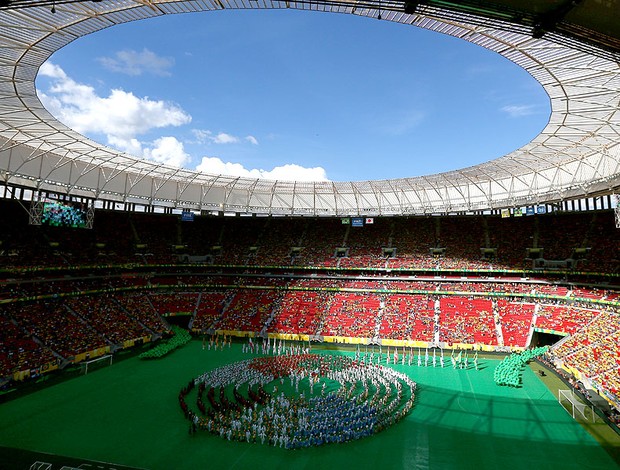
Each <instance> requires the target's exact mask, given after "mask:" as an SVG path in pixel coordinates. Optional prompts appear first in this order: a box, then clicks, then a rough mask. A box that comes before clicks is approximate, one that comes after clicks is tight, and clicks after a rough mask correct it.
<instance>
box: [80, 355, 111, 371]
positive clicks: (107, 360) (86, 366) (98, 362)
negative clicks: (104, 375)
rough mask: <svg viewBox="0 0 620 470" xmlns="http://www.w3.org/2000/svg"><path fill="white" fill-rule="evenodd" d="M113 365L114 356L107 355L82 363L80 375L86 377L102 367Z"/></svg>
mask: <svg viewBox="0 0 620 470" xmlns="http://www.w3.org/2000/svg"><path fill="white" fill-rule="evenodd" d="M111 365H112V354H106V355H105V356H101V357H97V358H95V359H90V360H88V361H84V362H81V363H80V373H82V374H84V375H86V374H88V373H89V372H92V371H94V370H97V369H101V368H102V367H106V366H111Z"/></svg>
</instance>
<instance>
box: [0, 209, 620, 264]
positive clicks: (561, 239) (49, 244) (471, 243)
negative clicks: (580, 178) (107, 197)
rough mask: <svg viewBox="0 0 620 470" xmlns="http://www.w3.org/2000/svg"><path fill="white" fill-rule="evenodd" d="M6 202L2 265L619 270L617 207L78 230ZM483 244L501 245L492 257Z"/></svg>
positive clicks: (110, 219) (127, 216)
mask: <svg viewBox="0 0 620 470" xmlns="http://www.w3.org/2000/svg"><path fill="white" fill-rule="evenodd" d="M0 208H1V209H2V211H0V213H1V214H2V215H1V216H0V222H5V223H4V224H3V230H2V233H0V241H1V242H2V243H1V244H0V266H2V265H4V266H33V265H36V266H71V265H76V264H122V263H141V264H144V263H146V264H169V263H175V262H178V261H179V257H178V255H180V254H186V255H191V256H202V257H207V258H205V259H208V262H211V263H214V264H233V265H247V266H259V265H280V266H288V265H295V266H340V267H341V268H347V267H351V268H353V267H355V268H359V267H365V268H388V269H395V268H419V269H458V270H471V269H481V270H488V269H506V268H509V269H523V268H524V267H526V268H527V267H529V268H531V267H532V260H526V250H527V249H528V248H542V249H543V250H544V251H543V255H544V257H545V258H546V259H550V260H565V259H568V258H570V257H572V256H573V250H574V249H575V248H589V250H588V251H587V253H586V256H585V258H584V259H577V260H574V261H575V263H576V264H575V265H574V266H575V267H576V268H578V269H581V270H583V269H593V270H600V271H603V272H613V271H617V270H618V268H619V259H618V258H620V256H619V254H620V253H619V252H618V246H620V243H619V242H620V236H619V235H618V234H617V233H616V232H617V231H616V230H615V228H614V216H613V212H612V211H605V212H594V213H590V212H566V213H561V214H559V213H552V214H545V215H536V216H534V217H520V218H516V217H513V218H508V219H504V218H501V217H500V216H499V215H495V216H489V215H486V216H446V217H428V216H417V217H413V216H409V217H393V218H387V217H384V218H382V217H376V218H374V223H373V224H367V225H364V226H363V227H352V226H351V225H349V224H343V223H342V222H341V219H339V218H292V217H213V216H209V217H207V216H205V217H196V218H195V220H194V221H193V222H182V221H181V217H180V215H178V214H172V215H163V214H147V213H128V212H117V211H108V210H97V211H96V216H95V222H94V228H93V229H75V228H67V227H49V226H36V227H35V226H30V225H28V213H27V212H26V211H25V210H24V208H23V207H21V206H20V205H19V204H18V203H16V202H13V201H8V200H1V201H0ZM119 233H121V234H123V235H124V236H118V234H119ZM481 248H495V249H496V251H495V253H494V254H492V255H488V256H487V254H484V255H483V254H482V253H481ZM384 249H388V250H390V251H389V254H388V252H386V251H384ZM432 249H442V250H443V251H441V252H434V253H433V252H432V251H431V250H432ZM342 250H344V253H343V251H342Z"/></svg>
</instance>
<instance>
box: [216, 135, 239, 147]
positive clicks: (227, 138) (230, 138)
mask: <svg viewBox="0 0 620 470" xmlns="http://www.w3.org/2000/svg"><path fill="white" fill-rule="evenodd" d="M212 140H213V142H215V143H216V144H236V143H238V142H239V137H235V136H234V135H230V134H226V133H225V132H220V133H219V134H217V135H215V136H213V137H212Z"/></svg>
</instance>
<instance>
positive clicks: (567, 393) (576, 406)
mask: <svg viewBox="0 0 620 470" xmlns="http://www.w3.org/2000/svg"><path fill="white" fill-rule="evenodd" d="M558 402H559V403H560V405H562V407H563V408H564V409H565V410H566V411H567V412H568V413H570V414H571V416H572V417H573V419H576V417H577V415H576V414H575V412H577V413H578V414H579V415H581V417H582V418H583V419H584V420H585V421H590V419H589V418H588V417H587V416H586V410H590V416H592V421H595V419H596V414H595V413H594V407H592V406H588V405H586V404H585V403H583V402H582V401H581V400H580V399H579V397H577V395H575V392H574V391H573V390H558ZM566 403H568V406H567V405H566Z"/></svg>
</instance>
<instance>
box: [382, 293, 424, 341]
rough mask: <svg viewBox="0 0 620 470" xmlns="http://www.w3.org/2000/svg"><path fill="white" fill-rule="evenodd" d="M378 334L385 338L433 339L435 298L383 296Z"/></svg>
mask: <svg viewBox="0 0 620 470" xmlns="http://www.w3.org/2000/svg"><path fill="white" fill-rule="evenodd" d="M384 299H385V300H384V307H383V314H382V316H381V326H380V328H379V336H380V337H381V338H386V339H399V340H418V341H427V342H432V341H434V332H435V299H434V298H433V297H432V296H427V295H405V294H393V295H389V296H385V297H384Z"/></svg>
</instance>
